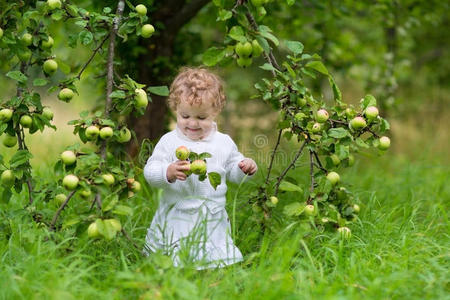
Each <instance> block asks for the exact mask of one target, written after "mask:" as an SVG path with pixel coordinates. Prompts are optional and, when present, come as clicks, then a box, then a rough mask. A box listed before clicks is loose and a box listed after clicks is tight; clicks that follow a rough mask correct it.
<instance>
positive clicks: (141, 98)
mask: <svg viewBox="0 0 450 300" xmlns="http://www.w3.org/2000/svg"><path fill="white" fill-rule="evenodd" d="M134 92H135V93H136V95H135V96H134V100H136V107H137V108H141V107H147V105H148V98H147V93H146V92H145V91H144V90H143V89H136V90H134Z"/></svg>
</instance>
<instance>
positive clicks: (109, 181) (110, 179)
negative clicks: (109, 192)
mask: <svg viewBox="0 0 450 300" xmlns="http://www.w3.org/2000/svg"><path fill="white" fill-rule="evenodd" d="M102 178H103V182H104V183H105V184H106V185H108V186H110V185H113V184H114V182H115V179H114V176H113V174H110V173H108V174H103V175H102Z"/></svg>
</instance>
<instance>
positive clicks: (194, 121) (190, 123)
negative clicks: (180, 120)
mask: <svg viewBox="0 0 450 300" xmlns="http://www.w3.org/2000/svg"><path fill="white" fill-rule="evenodd" d="M197 125H198V122H197V120H196V119H189V126H197Z"/></svg>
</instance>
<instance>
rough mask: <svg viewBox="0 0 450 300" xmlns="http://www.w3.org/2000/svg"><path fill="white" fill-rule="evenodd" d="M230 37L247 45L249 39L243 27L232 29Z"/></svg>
mask: <svg viewBox="0 0 450 300" xmlns="http://www.w3.org/2000/svg"><path fill="white" fill-rule="evenodd" d="M228 35H229V36H230V37H231V38H232V39H233V40H236V41H239V42H242V43H245V42H246V41H247V38H246V37H245V34H244V30H243V29H242V27H241V26H233V27H231V29H230V32H229V33H228Z"/></svg>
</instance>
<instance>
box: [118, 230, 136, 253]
mask: <svg viewBox="0 0 450 300" xmlns="http://www.w3.org/2000/svg"><path fill="white" fill-rule="evenodd" d="M121 232H122V234H123V235H124V236H125V237H126V238H127V240H129V241H130V242H131V243H132V244H133V246H134V248H136V250H140V249H139V247H138V245H137V244H136V243H135V242H134V241H133V240H132V239H131V238H130V236H129V235H128V233H127V232H126V231H125V229H123V228H122V230H121Z"/></svg>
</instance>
